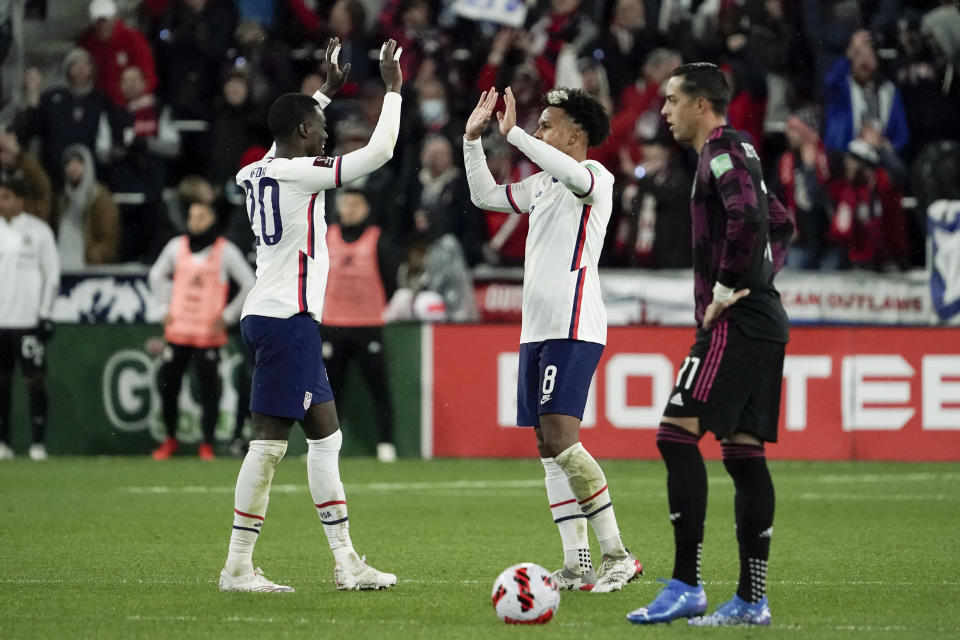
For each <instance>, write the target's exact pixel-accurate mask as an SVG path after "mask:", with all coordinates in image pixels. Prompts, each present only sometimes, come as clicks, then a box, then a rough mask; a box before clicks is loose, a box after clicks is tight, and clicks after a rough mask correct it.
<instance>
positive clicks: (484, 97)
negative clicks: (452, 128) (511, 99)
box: [465, 88, 498, 140]
mask: <svg viewBox="0 0 960 640" xmlns="http://www.w3.org/2000/svg"><path fill="white" fill-rule="evenodd" d="M497 97H498V96H497V90H496V89H492V88H491V89H488V90H487V91H484V92H483V93H481V94H480V100H478V101H477V106H476V107H474V108H473V113H471V114H470V117H469V118H467V126H466V131H465V133H466V135H467V140H476V139H477V138H479V137H480V135H481V134H482V133H483V130H484V128H486V126H487V121H489V120H490V116H492V115H493V109H494V107H496V106H497Z"/></svg>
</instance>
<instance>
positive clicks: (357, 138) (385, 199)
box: [327, 118, 406, 243]
mask: <svg viewBox="0 0 960 640" xmlns="http://www.w3.org/2000/svg"><path fill="white" fill-rule="evenodd" d="M372 133H373V127H371V126H368V125H367V124H366V123H365V122H361V121H360V120H358V119H356V118H350V119H347V120H341V121H340V122H338V123H337V125H336V127H335V128H334V137H335V138H336V141H337V142H336V146H334V148H333V151H334V155H338V156H343V155H346V154H348V153H350V152H352V151H356V150H357V149H360V148H361V147H363V146H364V145H366V143H367V140H369V139H370V135H371V134H372ZM343 186H344V187H345V188H347V189H351V190H360V191H363V194H364V197H365V198H366V201H367V204H368V205H369V206H370V218H371V223H372V224H375V225H377V226H379V227H380V228H381V229H382V230H383V232H384V234H386V235H387V237H389V238H390V240H391V242H393V243H396V241H397V238H400V237H402V235H401V234H402V229H403V228H404V226H405V225H404V221H403V220H401V219H400V218H401V216H400V215H398V214H397V213H396V212H398V211H400V210H401V209H402V206H403V203H404V202H405V200H406V194H405V193H403V192H402V190H401V189H398V188H397V185H396V171H395V170H394V168H393V167H392V166H391V165H390V163H387V164H385V165H383V166H382V167H380V168H379V169H377V170H375V171H372V172H371V173H368V174H366V175H363V176H360V177H359V178H357V179H356V180H354V181H353V182H350V183H347V184H344V185H343ZM327 204H328V205H329V209H328V210H329V211H336V210H337V203H336V200H335V199H334V198H333V197H332V196H328V198H327Z"/></svg>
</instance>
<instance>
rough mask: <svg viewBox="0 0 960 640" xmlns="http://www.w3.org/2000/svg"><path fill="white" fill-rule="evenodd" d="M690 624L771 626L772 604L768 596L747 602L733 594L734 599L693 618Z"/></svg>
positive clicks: (708, 625) (699, 625)
mask: <svg viewBox="0 0 960 640" xmlns="http://www.w3.org/2000/svg"><path fill="white" fill-rule="evenodd" d="M689 624H690V625H692V626H694V627H734V626H746V625H750V626H753V625H757V626H764V627H766V626H769V625H770V606H769V605H768V604H767V597H766V596H764V597H763V600H761V601H760V602H754V603H751V602H747V601H746V600H744V599H742V598H741V597H740V596H736V595H735V596H733V600H730V601H729V602H724V603H723V604H722V605H720V606H719V607H717V610H716V611H714V612H713V613H711V614H710V615H708V616H701V617H699V618H691V619H690V620H689Z"/></svg>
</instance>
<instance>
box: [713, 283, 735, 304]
mask: <svg viewBox="0 0 960 640" xmlns="http://www.w3.org/2000/svg"><path fill="white" fill-rule="evenodd" d="M732 297H733V289H732V288H731V287H726V286H724V285H722V284H720V283H719V282H718V283H717V284H715V285H713V301H714V302H726V301H727V300H729V299H730V298H732Z"/></svg>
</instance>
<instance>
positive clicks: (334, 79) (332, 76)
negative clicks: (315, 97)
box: [320, 36, 350, 98]
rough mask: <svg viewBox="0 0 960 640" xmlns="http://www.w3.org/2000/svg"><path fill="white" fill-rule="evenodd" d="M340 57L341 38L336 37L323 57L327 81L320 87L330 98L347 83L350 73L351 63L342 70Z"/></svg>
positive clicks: (332, 39) (331, 39)
mask: <svg viewBox="0 0 960 640" xmlns="http://www.w3.org/2000/svg"><path fill="white" fill-rule="evenodd" d="M339 55H340V38H337V37H336V36H334V37H333V38H330V42H328V43H327V50H326V52H325V53H324V55H323V70H324V72H325V75H326V79H325V80H324V81H323V84H322V85H320V91H321V93H323V95H325V96H327V97H328V98H332V97H333V95H334V94H335V93H336V92H337V91H339V90H340V88H341V87H342V86H343V85H344V84H346V82H347V74H349V73H350V63H349V62H348V63H347V64H345V65H344V66H343V68H342V69H341V68H340V64H339V61H338V57H339Z"/></svg>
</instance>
